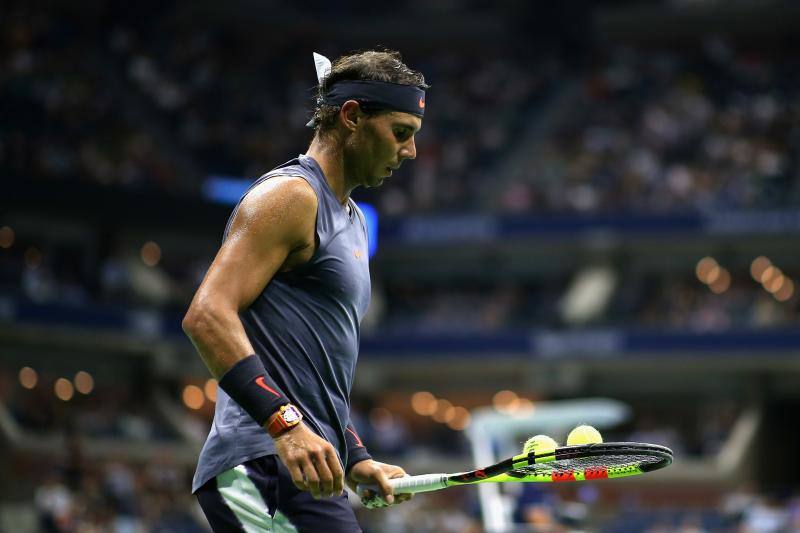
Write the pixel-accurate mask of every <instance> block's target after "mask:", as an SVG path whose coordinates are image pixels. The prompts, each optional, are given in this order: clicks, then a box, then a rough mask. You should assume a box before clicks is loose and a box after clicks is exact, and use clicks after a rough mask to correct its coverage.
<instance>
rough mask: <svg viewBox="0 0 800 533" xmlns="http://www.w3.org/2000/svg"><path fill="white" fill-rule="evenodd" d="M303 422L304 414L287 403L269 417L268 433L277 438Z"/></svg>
mask: <svg viewBox="0 0 800 533" xmlns="http://www.w3.org/2000/svg"><path fill="white" fill-rule="evenodd" d="M301 420H303V413H301V412H300V410H299V409H298V408H297V407H295V406H294V405H292V404H290V403H287V404H286V405H283V406H281V408H280V409H278V410H277V411H275V413H274V414H273V415H272V416H271V417H269V420H268V421H267V432H268V433H269V435H270V437H272V438H275V437H277V436H278V435H280V434H282V433H285V432H287V431H288V430H290V429H292V428H293V427H295V426H296V425H297V424H299V423H300V421H301Z"/></svg>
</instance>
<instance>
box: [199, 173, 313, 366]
mask: <svg viewBox="0 0 800 533" xmlns="http://www.w3.org/2000/svg"><path fill="white" fill-rule="evenodd" d="M316 213H317V197H316V195H315V194H314V191H313V189H311V186H310V185H308V183H306V181H305V180H303V179H302V178H299V177H275V178H271V179H269V180H266V181H265V182H263V183H262V184H260V185H259V186H258V187H256V188H255V189H253V190H252V191H251V192H250V193H249V194H248V195H247V196H246V197H245V199H244V200H243V201H242V203H241V205H240V206H239V209H238V211H237V213H236V216H235V217H234V219H233V222H232V224H231V228H230V231H229V233H228V237H227V239H225V242H224V243H223V244H222V247H221V248H220V250H219V252H218V253H217V256H216V258H215V259H214V262H213V263H212V264H211V267H210V268H209V269H208V272H207V273H206V276H205V278H204V279H203V282H202V283H201V284H200V287H199V288H198V289H197V293H196V294H195V296H194V299H193V300H192V303H191V305H190V306H189V310H188V312H187V313H186V316H185V317H184V319H183V330H184V331H185V332H186V334H187V335H188V336H189V338H190V339H191V341H192V343H193V344H194V346H195V348H196V349H197V351H198V353H199V354H200V356H201V357H202V359H203V361H204V362H205V364H206V366H207V367H208V369H209V370H210V371H211V373H212V374H213V375H214V377H216V378H217V379H219V378H220V377H222V375H223V374H225V372H226V371H227V370H228V369H229V368H230V367H232V366H233V365H234V364H235V363H236V362H237V361H239V360H240V359H242V358H244V357H247V356H248V355H250V354H252V353H254V350H253V347H252V345H251V344H250V341H249V340H248V338H247V335H246V334H245V331H244V328H243V327H242V323H241V321H240V320H239V312H240V311H242V310H243V309H245V308H247V307H248V306H249V305H250V304H251V303H252V302H253V300H255V298H256V297H257V296H258V295H259V294H260V293H261V291H263V290H264V287H265V286H266V285H267V283H269V281H270V280H271V279H272V277H273V276H274V275H275V274H276V273H277V272H279V271H280V270H284V269H286V268H288V267H289V266H291V264H292V263H295V262H298V259H299V258H301V257H303V256H307V257H310V255H311V253H313V250H314V234H315V233H314V230H315V221H316Z"/></svg>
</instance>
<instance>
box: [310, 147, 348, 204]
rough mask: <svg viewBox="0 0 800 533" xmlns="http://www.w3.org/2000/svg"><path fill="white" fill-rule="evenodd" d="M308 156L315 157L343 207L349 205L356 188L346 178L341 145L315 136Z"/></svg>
mask: <svg viewBox="0 0 800 533" xmlns="http://www.w3.org/2000/svg"><path fill="white" fill-rule="evenodd" d="M306 155H307V156H309V157H313V158H314V160H315V161H316V162H317V164H318V165H319V166H320V168H321V169H322V173H323V174H324V175H325V181H327V182H328V185H329V186H330V188H331V190H332V191H333V194H334V195H335V196H336V198H337V199H338V200H339V202H340V203H341V204H342V205H345V204H346V203H347V199H348V198H350V192H352V190H353V189H354V188H355V187H354V186H352V185H351V184H349V183H348V182H347V178H346V177H345V166H344V153H343V150H342V145H341V143H337V142H336V141H335V140H330V141H327V140H326V141H322V140H320V138H319V135H315V136H314V139H313V140H312V141H311V146H309V147H308V151H307V152H306Z"/></svg>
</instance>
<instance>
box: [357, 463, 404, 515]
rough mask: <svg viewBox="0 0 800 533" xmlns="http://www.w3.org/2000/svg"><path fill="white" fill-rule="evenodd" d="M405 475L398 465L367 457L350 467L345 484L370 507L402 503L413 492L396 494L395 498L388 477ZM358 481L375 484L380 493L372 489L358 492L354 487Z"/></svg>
mask: <svg viewBox="0 0 800 533" xmlns="http://www.w3.org/2000/svg"><path fill="white" fill-rule="evenodd" d="M405 475H406V471H405V470H403V469H402V468H400V467H399V466H395V465H387V464H386V463H380V462H378V461H373V460H372V459H367V460H366V461H361V462H360V463H356V464H355V465H353V468H351V469H350V473H349V474H348V476H347V486H348V487H350V488H351V489H352V491H353V492H355V493H356V494H357V495H358V497H359V498H361V503H363V504H364V505H366V506H367V507H369V508H370V509H374V508H377V507H385V506H386V505H392V504H394V503H403V502H405V501H408V500H410V499H411V497H412V496H414V495H413V494H398V495H397V498H395V496H394V493H393V491H392V487H391V485H389V480H390V479H394V478H398V477H403V476H405ZM360 483H361V484H369V485H377V486H378V488H379V489H380V492H381V493H380V494H375V493H374V492H373V491H364V493H363V494H359V493H358V489H357V488H356V487H357V486H358V485H359V484H360Z"/></svg>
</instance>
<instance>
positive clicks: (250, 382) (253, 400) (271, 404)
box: [219, 354, 289, 426]
mask: <svg viewBox="0 0 800 533" xmlns="http://www.w3.org/2000/svg"><path fill="white" fill-rule="evenodd" d="M219 386H220V388H221V389H222V390H224V391H225V392H226V393H227V394H228V396H230V397H231V398H232V399H233V401H235V402H236V403H238V404H239V406H241V408H242V409H244V410H245V411H246V412H247V414H249V415H250V416H252V417H253V420H255V421H256V422H258V425H260V426H263V425H264V422H266V421H267V419H269V417H270V416H272V414H273V413H274V412H275V411H277V410H278V409H280V408H281V406H282V405H286V404H287V403H289V399H288V398H287V397H286V395H285V394H284V393H283V391H281V390H280V388H278V385H277V384H276V383H275V382H274V381H273V380H272V378H271V377H270V376H269V374H267V370H266V369H265V368H264V363H262V362H261V359H259V357H258V356H257V355H255V354H253V355H249V356H247V357H245V358H244V359H242V360H241V361H238V362H237V363H236V364H235V365H233V366H232V367H231V368H230V369H229V370H228V371H227V372H225V375H224V376H222V378H221V379H220V380H219Z"/></svg>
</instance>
